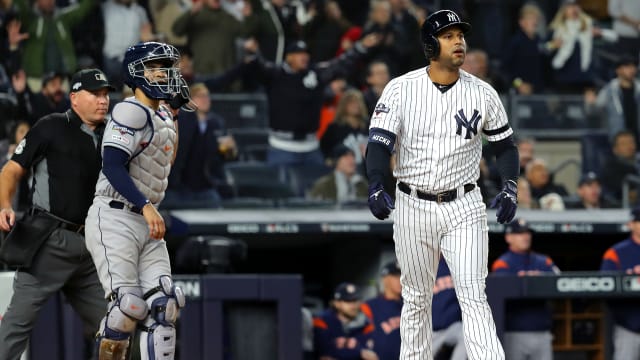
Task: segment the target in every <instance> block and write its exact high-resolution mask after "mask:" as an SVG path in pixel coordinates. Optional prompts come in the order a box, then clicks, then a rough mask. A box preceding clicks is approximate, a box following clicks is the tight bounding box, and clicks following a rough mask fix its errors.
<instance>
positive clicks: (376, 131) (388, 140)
mask: <svg viewBox="0 0 640 360" xmlns="http://www.w3.org/2000/svg"><path fill="white" fill-rule="evenodd" d="M369 142H370V143H378V144H380V145H382V146H384V147H386V148H387V149H388V150H389V152H392V151H393V147H394V146H395V142H396V135H395V134H393V133H392V132H389V131H387V130H384V129H380V128H371V130H370V131H369Z"/></svg>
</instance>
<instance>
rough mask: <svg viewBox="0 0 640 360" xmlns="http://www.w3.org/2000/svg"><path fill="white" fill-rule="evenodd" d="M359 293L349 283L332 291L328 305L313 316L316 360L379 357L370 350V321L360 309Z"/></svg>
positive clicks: (360, 297) (371, 342) (369, 359)
mask: <svg viewBox="0 0 640 360" xmlns="http://www.w3.org/2000/svg"><path fill="white" fill-rule="evenodd" d="M361 305H362V294H361V293H360V289H359V288H358V287H357V286H356V285H354V284H352V283H347V282H344V283H341V284H339V285H338V286H337V287H336V289H335V290H334V292H333V301H332V303H331V308H330V309H327V310H326V311H324V312H322V313H321V314H320V315H319V316H316V317H314V318H313V333H314V339H313V342H314V349H315V351H316V355H317V357H318V358H319V359H340V360H356V359H357V360H360V359H362V360H378V359H379V358H378V356H377V355H376V353H375V352H374V351H373V350H372V349H373V339H372V334H373V330H374V325H373V323H372V322H371V321H370V320H369V318H368V317H367V316H365V314H364V313H363V312H362V311H361Z"/></svg>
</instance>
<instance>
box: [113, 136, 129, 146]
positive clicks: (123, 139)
mask: <svg viewBox="0 0 640 360" xmlns="http://www.w3.org/2000/svg"><path fill="white" fill-rule="evenodd" d="M111 140H114V141H117V142H121V143H123V144H125V145H129V139H127V138H126V137H124V136H120V135H116V134H113V135H111Z"/></svg>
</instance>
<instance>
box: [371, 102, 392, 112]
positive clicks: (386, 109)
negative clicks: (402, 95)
mask: <svg viewBox="0 0 640 360" xmlns="http://www.w3.org/2000/svg"><path fill="white" fill-rule="evenodd" d="M389 111H391V109H389V107H388V106H387V105H385V104H383V103H379V104H378V105H376V108H375V109H374V110H373V113H374V114H376V115H379V114H380V113H385V114H387V113H389Z"/></svg>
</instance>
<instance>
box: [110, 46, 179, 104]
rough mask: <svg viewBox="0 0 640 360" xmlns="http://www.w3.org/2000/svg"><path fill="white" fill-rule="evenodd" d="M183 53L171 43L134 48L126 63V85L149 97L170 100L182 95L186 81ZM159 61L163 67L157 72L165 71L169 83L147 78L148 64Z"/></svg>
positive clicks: (129, 50) (128, 53)
mask: <svg viewBox="0 0 640 360" xmlns="http://www.w3.org/2000/svg"><path fill="white" fill-rule="evenodd" d="M179 60H180V53H179V52H178V50H177V49H176V48H175V47H173V46H171V45H167V44H163V43H159V42H144V43H139V44H136V45H133V46H130V47H129V48H128V49H127V51H126V52H125V54H124V60H122V72H123V75H124V83H125V84H127V85H128V86H129V87H130V88H131V89H132V90H135V89H136V88H140V89H141V90H142V91H143V92H144V93H145V95H147V96H148V97H150V98H152V99H161V100H170V99H171V98H172V97H173V95H174V94H176V93H178V92H180V90H181V86H182V79H181V75H180V69H179V68H178V61H179ZM149 62H158V63H160V64H162V67H160V68H154V69H153V70H154V71H164V72H165V76H166V81H164V80H160V81H158V80H153V79H148V78H147V77H145V70H148V68H147V66H146V64H147V63H149Z"/></svg>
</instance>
